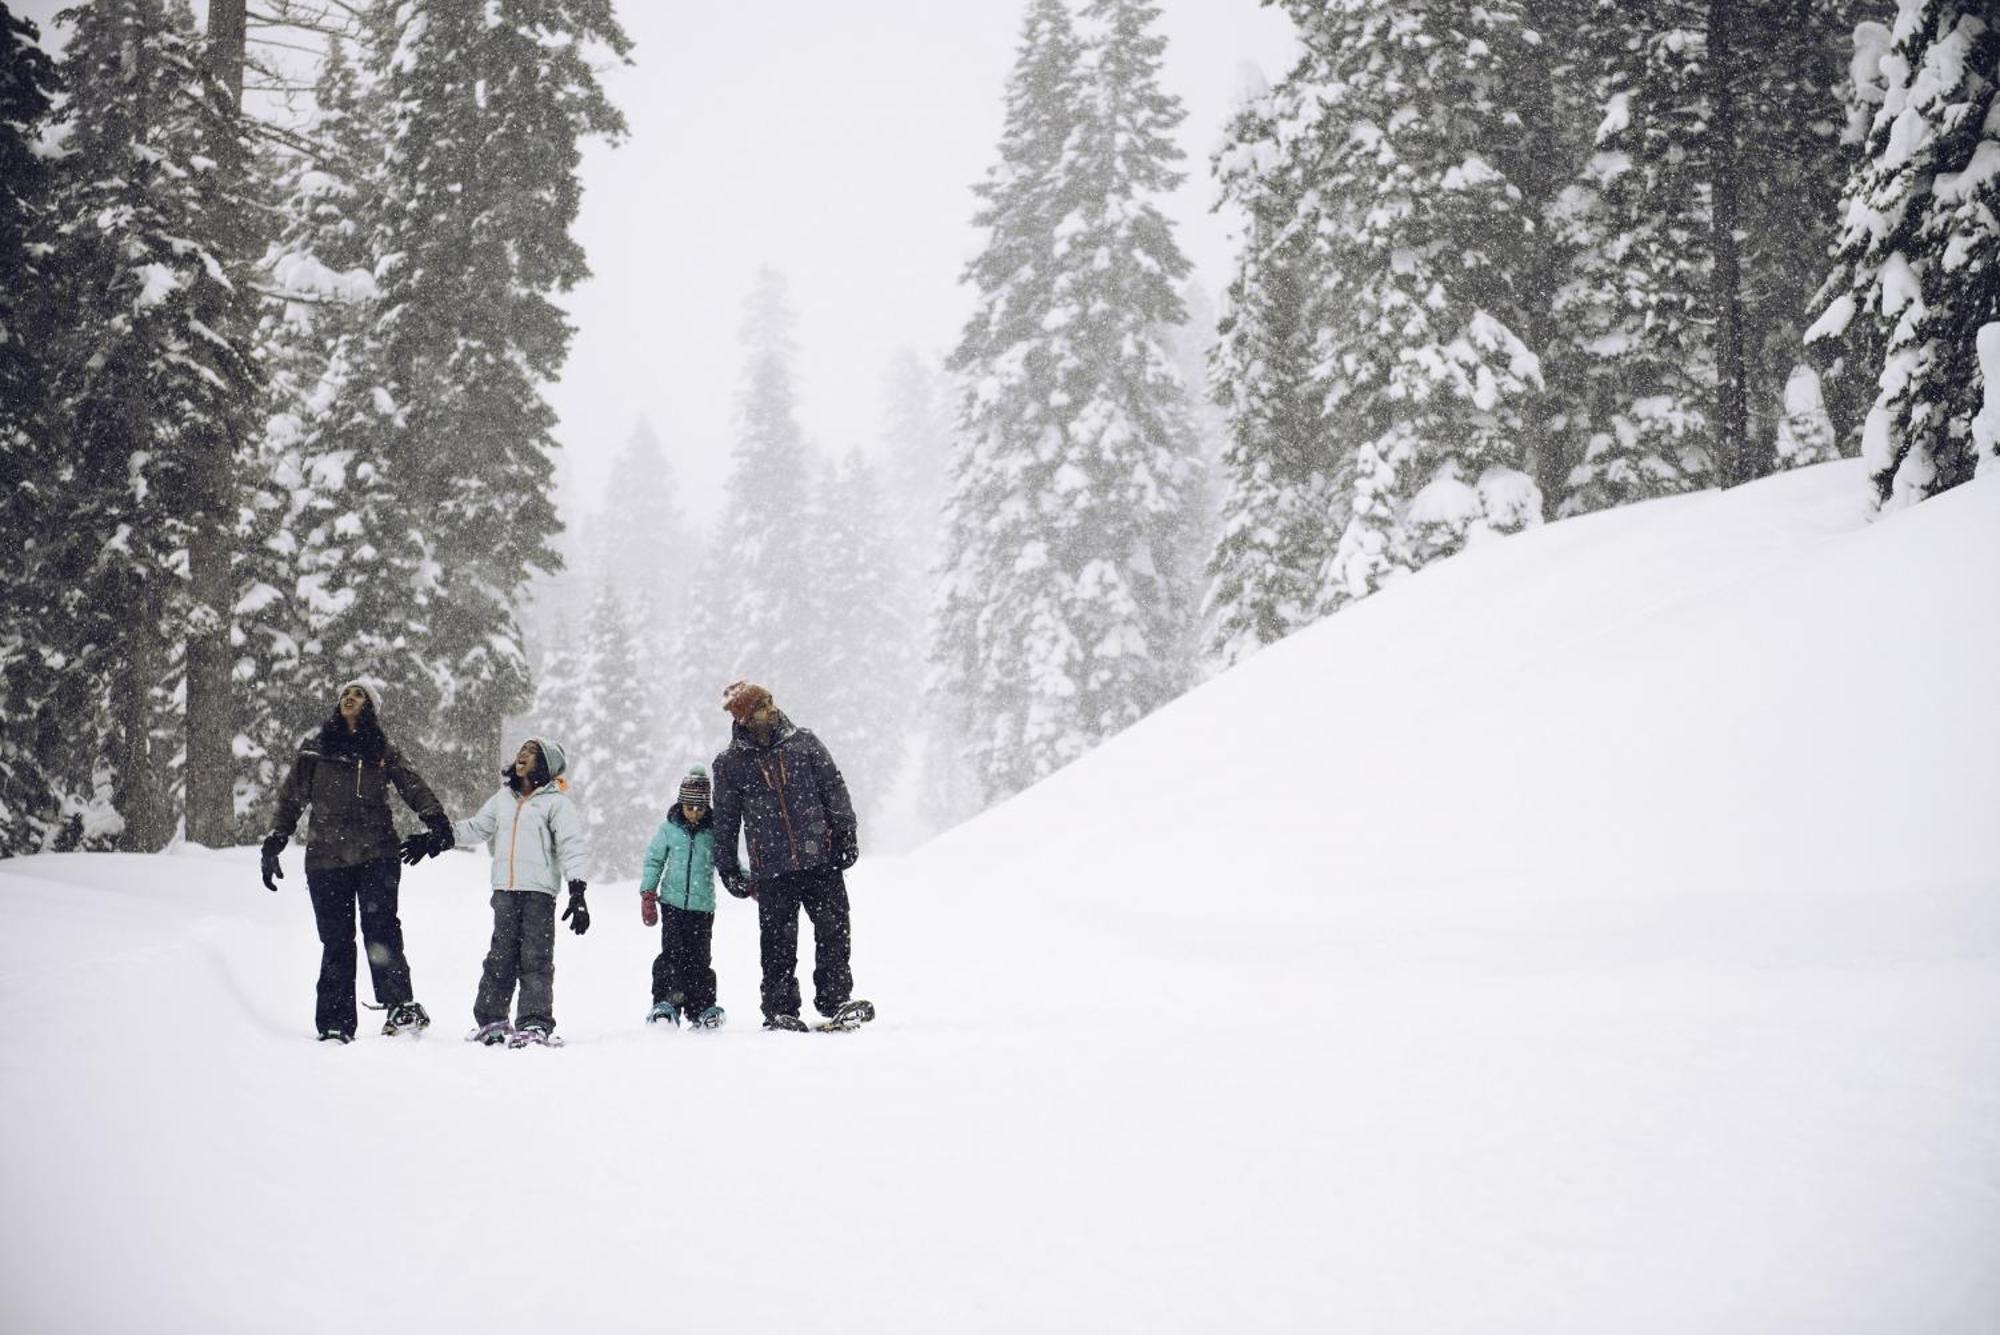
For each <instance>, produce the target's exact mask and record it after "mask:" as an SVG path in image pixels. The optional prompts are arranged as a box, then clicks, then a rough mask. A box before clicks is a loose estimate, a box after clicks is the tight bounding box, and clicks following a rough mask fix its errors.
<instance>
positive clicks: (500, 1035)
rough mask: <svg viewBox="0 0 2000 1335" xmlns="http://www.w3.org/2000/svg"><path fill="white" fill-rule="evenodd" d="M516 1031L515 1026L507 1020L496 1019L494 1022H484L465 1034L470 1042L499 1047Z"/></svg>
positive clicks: (466, 1039)
mask: <svg viewBox="0 0 2000 1335" xmlns="http://www.w3.org/2000/svg"><path fill="white" fill-rule="evenodd" d="M513 1032H514V1026H512V1025H510V1024H508V1023H507V1022H506V1021H505V1020H495V1021H494V1022H493V1023H492V1024H482V1025H480V1026H479V1027H478V1028H477V1029H475V1030H473V1031H472V1032H471V1033H469V1034H467V1035H466V1036H465V1041H466V1042H468V1043H484V1044H485V1045H486V1046H487V1047H489V1048H490V1047H497V1046H498V1045H499V1044H502V1043H505V1042H506V1041H507V1040H508V1038H509V1037H511V1036H512V1034H513Z"/></svg>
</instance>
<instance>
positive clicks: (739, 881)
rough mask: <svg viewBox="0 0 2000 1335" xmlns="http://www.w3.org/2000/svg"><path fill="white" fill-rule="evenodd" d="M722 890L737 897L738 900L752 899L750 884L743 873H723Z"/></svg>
mask: <svg viewBox="0 0 2000 1335" xmlns="http://www.w3.org/2000/svg"><path fill="white" fill-rule="evenodd" d="M722 888H723V889H724V890H727V891H728V892H729V893H730V894H732V895H735V896H736V897H737V898H738V899H748V898H750V882H749V881H748V880H746V879H744V876H743V873H742V872H740V871H726V872H723V873H722Z"/></svg>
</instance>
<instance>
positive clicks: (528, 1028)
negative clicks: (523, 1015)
mask: <svg viewBox="0 0 2000 1335" xmlns="http://www.w3.org/2000/svg"><path fill="white" fill-rule="evenodd" d="M507 1046H508V1047H510V1048H559V1047H561V1046H562V1040H561V1039H559V1038H557V1037H556V1036H555V1035H554V1034H551V1033H550V1032H549V1031H548V1030H546V1029H544V1028H542V1027H541V1026H540V1025H538V1024H524V1025H522V1026H521V1027H520V1028H519V1029H516V1030H515V1031H514V1032H513V1033H512V1034H510V1035H508V1037H507Z"/></svg>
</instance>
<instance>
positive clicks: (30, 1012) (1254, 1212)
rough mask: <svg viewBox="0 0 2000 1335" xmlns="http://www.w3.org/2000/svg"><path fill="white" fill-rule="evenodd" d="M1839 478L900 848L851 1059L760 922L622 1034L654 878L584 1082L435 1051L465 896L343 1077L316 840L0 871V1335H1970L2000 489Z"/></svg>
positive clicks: (1353, 661) (890, 865)
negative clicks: (695, 1031)
mask: <svg viewBox="0 0 2000 1335" xmlns="http://www.w3.org/2000/svg"><path fill="white" fill-rule="evenodd" d="M1856 467H1857V466H1856V465H1853V464H1836V465H1830V466H1826V467H1822V468H1817V469H1811V470H1807V471H1805V472H1802V473H1797V474H1792V475H1788V476H1783V477H1778V478H1773V479H1771V480H1769V481H1766V482H1763V483H1760V484H1757V485H1755V486H1752V487H1747V488H1744V489H1741V490H1738V491H1735V492H1731V493H1727V494H1723V495H1715V494H1708V495H1702V496H1696V497H1689V498H1684V499H1680V500H1675V501H1669V502H1661V503H1655V504H1652V505H1646V506H1640V507H1635V508H1632V509H1628V510H1623V511H1618V512H1614V513H1610V514H1604V515H1598V516H1594V517H1591V518H1588V519H1583V520H1577V521H1572V522H1568V523H1564V524H1560V525H1555V526H1553V527H1550V528H1547V529H1544V530H1541V531H1537V532H1534V533H1530V534H1526V535H1523V536H1520V537H1517V538H1511V539H1507V540H1505V541H1503V542H1498V543H1495V544H1492V545H1490V546H1487V547H1484V548H1481V549H1479V550H1476V551H1475V552H1473V553H1470V554H1468V555H1466V556H1464V557H1461V558H1459V559H1457V560H1454V561H1450V562H1447V563H1444V564H1443V565H1440V566H1436V567H1433V568H1432V569H1430V570H1428V571H1426V572H1424V573H1423V574H1421V575H1419V576H1417V577H1416V578H1413V579H1411V580H1409V581H1408V582H1407V583H1405V584H1403V585H1402V586H1400V587H1397V588H1395V589H1392V590H1390V591H1389V592H1387V593H1385V594H1383V595H1381V596H1379V597H1377V598H1375V599H1373V600H1371V601H1369V602H1367V603H1365V604H1362V605H1361V606H1359V607H1357V608H1355V609H1353V610H1351V611H1349V612H1347V613H1344V614H1342V615H1341V616H1339V617H1337V618H1335V619H1334V620H1332V621H1331V622H1328V623H1326V624H1324V625H1322V626H1320V627H1317V628H1315V629H1313V630H1311V631H1309V632H1307V633H1304V634H1302V635H1299V636H1298V637H1296V638H1295V639H1293V640H1291V641H1288V642H1287V643H1285V644H1283V645H1280V646H1278V647H1276V648H1274V649H1272V650H1269V651H1267V652H1266V653H1264V654H1262V655H1260V656H1259V657H1257V658H1256V659H1254V660H1252V661H1251V662H1249V663H1247V664H1245V665H1244V666H1242V667H1240V668H1238V669H1237V670H1235V671H1233V672H1230V673H1228V674H1227V675H1225V676H1224V677H1222V678H1220V679H1218V680H1216V681H1214V682H1211V683H1210V684H1208V685H1207V686H1205V687H1203V688H1202V689H1201V690H1198V691H1196V692H1194V693H1192V694H1191V695H1189V696H1188V697H1186V698H1184V699H1183V700H1181V701H1179V702H1178V703H1176V704H1175V705H1173V706H1172V707H1170V708H1168V709H1167V710H1165V711H1163V712H1162V713H1161V714H1159V715H1158V716H1156V717H1154V718H1153V719H1150V720H1148V721H1147V722H1146V723H1145V724H1143V725H1141V726H1140V727H1138V728H1135V729H1133V730H1132V731H1131V732H1129V733H1127V734H1126V735H1124V736H1123V737H1121V738H1119V739H1117V740H1116V741H1114V742H1113V743H1112V744H1110V745H1108V746H1106V747H1104V748H1102V749H1101V750H1100V751H1098V752H1097V753H1095V754H1093V755H1092V756H1090V757H1088V758H1087V759H1086V760H1084V761H1083V762H1081V763H1079V764H1077V765H1075V766H1073V767H1072V768H1071V769H1069V770H1067V771H1065V772H1064V773H1062V774H1060V775H1057V776H1056V777H1055V778H1054V779H1052V780H1050V781H1049V782H1047V783H1045V784H1043V785H1041V786H1040V787H1038V788H1036V789H1035V790H1033V791H1031V792H1029V793H1026V794H1024V795H1022V796H1021V797H1019V798H1017V799H1016V800H1014V801H1013V802H1010V803H1008V804H1007V805H1005V806H1004V807H1002V808H1000V809H998V810H996V811H993V812H990V813H988V814H987V815H986V816H985V817H983V818H982V819H980V820H978V821H975V822H972V823H971V824H970V825H968V826H966V827H963V828H962V829H960V830H958V831H956V832H954V833H953V834H951V835H949V836H946V837H944V838H942V839H939V840H936V841H934V842H933V843H932V844H930V845H928V846H927V847H926V848H924V849H922V850H920V851H919V852H918V853H916V854H914V855H912V856H910V857H908V858H905V859H901V860H897V861H888V860H882V859H871V860H864V862H863V863H862V865H861V866H860V867H859V868H858V869H857V870H856V872H855V873H854V874H853V880H852V884H853V888H854V898H855V903H856V909H855V919H856V935H857V947H856V973H857V976H858V978H859V980H860V983H861V989H860V990H861V992H862V993H863V994H865V995H871V996H872V997H873V998H874V999H875V1000H876V1001H877V1003H878V1004H879V1006H880V1007H881V1011H882V1018H881V1019H880V1020H878V1021H877V1022H876V1023H875V1024H874V1025H872V1026H870V1027H869V1028H868V1029H867V1030H866V1031H864V1032H863V1033H861V1034H859V1035H854V1036H833V1035H807V1036H795V1035H780V1034H764V1033H760V1032H758V1031H757V1030H756V1027H755V1021H756V977H755V973H756V950H755V940H754V935H755V933H754V923H753V921H752V915H751V914H750V913H749V912H748V911H747V910H746V909H745V907H744V906H742V905H739V904H736V903H734V902H730V903H726V904H725V905H724V908H723V913H722V915H721V920H720V923H719V926H718V932H717V941H716V956H717V961H718V968H719V970H720V972H721V974H722V991H723V1002H724V1004H725V1005H727V1006H728V1007H730V1009H731V1011H732V1014H733V1016H734V1023H733V1024H732V1025H731V1026H730V1027H729V1028H726V1029H725V1030H723V1031H722V1032H720V1033H718V1034H714V1035H709V1036H692V1035H686V1034H678V1033H675V1034H659V1033H653V1032H647V1031H645V1030H644V1029H643V1027H642V1026H641V1025H640V1024H639V1023H638V1020H639V1017H640V1016H641V1015H642V1014H643V1013H644V1010H645V1006H646V1001H647V964H648V960H649V959H650V956H651V952H652V949H653V941H652V934H651V933H649V932H647V931H646V930H645V929H643V928H641V927H640V925H639V923H638V914H637V910H636V908H635V907H633V906H632V905H631V902H630V898H631V887H630V886H629V885H623V886H601V887H598V888H596V889H595V890H594V891H593V893H592V899H593V900H594V901H595V903H594V908H595V910H596V914H597V923H596V925H595V926H594V927H593V929H592V931H591V933H590V935H588V936H587V937H585V938H582V939H581V940H578V939H575V938H572V937H570V936H568V935H567V934H565V935H564V936H563V937H562V939H561V941H560V942H559V944H558V973H557V1014H558V1017H559V1019H560V1020H561V1022H562V1026H563V1029H564V1032H565V1033H566V1034H567V1036H568V1037H569V1040H570V1046H569V1047H567V1048H566V1049H564V1050H562V1051H560V1052H537V1051H528V1052H506V1051H497V1050H488V1049H479V1048H474V1047H472V1046H470V1045H467V1044H464V1043H461V1042H459V1041H457V1038H458V1034H459V1033H461V1032H463V1030H464V1028H466V1027H469V1014H468V1012H469V1008H470V1003H471V997H472V992H473V987H474V983H475V981H476V979H477V976H478V968H479V958H480V955H481V954H482V952H483V950H484V944H485V935H486V930H487V916H488V915H487V911H486V906H485V897H484V895H483V894H482V893H481V891H480V888H479V887H480V884H481V873H482V871H483V864H482V862H481V861H480V860H478V859H476V858H475V857H473V856H470V855H466V854H453V855H448V856H447V857H445V858H444V859H442V860H441V861H440V862H438V863H432V864H426V865H425V866H423V867H420V868H418V869H416V870H415V871H413V872H412V873H410V874H409V876H408V877H406V879H405V895H404V905H405V909H404V923H405V927H406V932H407V936H408V941H409V947H410V956H411V961H412V966H413V973H414V976H415V980H416V983H417V991H418V995H419V997H420V998H421V999H422V1000H423V1001H424V1002H425V1003H426V1004H427V1005H428V1006H429V1007H430V1008H431V1010H432V1012H433V1014H435V1015H437V1016H439V1018H440V1024H439V1026H438V1027H437V1028H436V1029H435V1030H433V1032H432V1034H431V1035H430V1036H428V1037H426V1038H425V1039H423V1040H421V1041H420V1042H415V1043H411V1042H407V1041H402V1040H398V1041H394V1042H392V1041H388V1040H384V1039H380V1038H378V1037H375V1036H374V1035H372V1034H368V1035H366V1036H364V1038H363V1039H362V1040H361V1041H360V1042H358V1043H357V1044H355V1045H354V1046H352V1047H350V1048H345V1049H340V1048H330V1047H328V1046H326V1045H320V1044H315V1043H314V1042H312V1041H311V1016H312V978H313V974H314V971H315V967H316V960H317V945H316V943H315V941H314V939H313V930H312V919H311V914H310V912H309V909H308V906H307V903H306V899H305V895H304V889H303V880H302V876H301V873H300V871H299V866H298V862H297V855H296V853H295V852H294V853H292V854H288V856H287V863H288V873H289V877H290V879H288V880H286V881H285V882H283V883H282V885H283V893H281V894H278V895H269V894H266V893H265V892H264V891H263V889H262V888H261V887H260V886H259V885H258V884H257V880H256V871H255V853H254V850H248V849H244V850H231V851H227V852H220V853H214V852H208V851H205V850H200V849H193V848H189V849H183V850H180V851H178V852H176V853H173V854H169V855H163V856H159V857H150V858H148V857H124V856H108V855H106V856H71V857H49V858H34V859H26V860H21V861H16V862H10V863H4V864H0V939H4V940H5V941H7V942H8V943H9V959H8V962H7V963H6V964H5V965H4V966H0V1013H4V1015H5V1016H6V1018H7V1020H8V1036H7V1039H6V1040H5V1041H4V1042H0V1094H4V1101H0V1107H3V1108H4V1113H0V1199H4V1200H5V1202H6V1206H5V1211H4V1215H0V1330H5V1331H8V1332H16V1331H18V1332H36V1333H39V1332H73V1331H88V1332H125V1331H139V1330H143V1331H148V1332H174V1331H189V1332H195V1331H199V1332H224V1331H244V1332H251V1331H256V1332H270V1331H285V1332H317V1331H328V1332H332V1331H345V1330H354V1329H384V1330H391V1329H392V1330H408V1331H415V1332H425V1333H428V1332H451V1331H468V1332H479V1335H501V1333H502V1332H515V1331H519V1332H537V1333H538V1335H546V1333H547V1332H555V1331H570V1330H577V1331H592V1332H614V1331H640V1330H645V1331H680V1330H685V1331H693V1332H705V1333H720V1332H733V1331H745V1332H760V1333H761V1332H770V1331H805V1330H810V1331H815V1332H845V1331H853V1332H867V1333H868V1335H882V1333H886V1332H899V1331H910V1332H917V1331H923V1332H935V1331H954V1332H957V1331H982V1332H983V1331H993V1332H1000V1331H1010V1332H1012V1331H1069V1330H1076V1331H1091V1332H1105V1331H1146V1332H1159V1331H1189V1332H1195V1331H1220V1330H1257V1331H1275V1330H1314V1331H1322V1330H1335V1331H1366V1332H1370V1335H1382V1333H1384V1332H1408V1333H1410V1335H1440V1333H1442V1332H1480V1333H1481V1335H1493V1333H1496V1332H1522V1333H1523V1335H1563V1333H1565V1332H1575V1333H1576V1335H1607V1333H1614V1335H1640V1333H1643V1332H1660V1333H1661V1335H1690V1332H1703V1333H1704V1335H1711V1333H1718V1332H1744V1333H1746V1335H1747V1333H1749V1332H1758V1333H1760V1335H1763V1333H1768V1332H1801V1333H1805V1335H1846V1333H1849V1332H1852V1333H1853V1335H1874V1333H1878V1332H1889V1333H1896V1335H1900V1333H1902V1332H1910V1331H1918V1330H1922V1331H1931V1332H1952V1333H1962V1335H1991V1332H1993V1331H1995V1330H1996V1329H2000V1265H1996V1264H1995V1257H2000V692H1996V689H1995V683H1996V682H2000V482H1996V481H1987V482H1982V483H1978V484H1975V485H1972V486H1968V487H1964V488H1961V489H1959V490H1958V491H1956V492H1954V493H1951V494H1948V495H1946V496H1944V497H1942V498H1940V499H1937V500H1934V501H1930V502H1927V503H1925V504H1924V505H1922V506H1919V507H1917V508H1915V509H1913V510H1911V511H1909V512H1907V513H1903V514H1899V515H1897V516H1895V517H1894V518H1892V519H1889V520H1886V521H1883V522H1880V523H1876V524H1873V525H1869V524H1865V523H1863V522H1862V516H1861V509H1860V497H1861V495H1862V490H1863V480H1862V478H1861V476H1860V475H1859V473H1858V472H1857V471H1856ZM801 721H802V722H805V723H807V724H810V723H811V720H810V719H805V720H801ZM577 740H578V741H579V742H580V743H582V744H587V739H577ZM671 778H672V776H668V775H665V774H663V775H662V791H663V793H664V791H665V786H666V785H667V784H668V783H670V782H671ZM864 833H865V832H864ZM364 991H365V989H364Z"/></svg>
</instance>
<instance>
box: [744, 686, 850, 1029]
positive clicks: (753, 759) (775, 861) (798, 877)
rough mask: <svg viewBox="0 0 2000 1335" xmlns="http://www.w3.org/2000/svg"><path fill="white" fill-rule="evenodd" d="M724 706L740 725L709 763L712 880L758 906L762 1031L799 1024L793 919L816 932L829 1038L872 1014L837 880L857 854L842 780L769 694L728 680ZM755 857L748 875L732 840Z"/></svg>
mask: <svg viewBox="0 0 2000 1335" xmlns="http://www.w3.org/2000/svg"><path fill="white" fill-rule="evenodd" d="M722 707H723V708H724V709H725V710H727V711H728V712H729V716H730V718H732V719H733V720H735V724H734V727H733V728H732V729H731V733H730V743H729V749H728V750H726V751H724V752H723V753H722V754H721V755H719V756H717V757H716V758H715V767H714V768H715V871H716V875H717V876H719V877H721V879H722V884H723V887H724V888H725V889H727V890H728V891H729V893H730V894H732V895H735V896H736V897H737V898H738V899H742V898H745V897H746V896H747V897H752V898H755V899H756V901H757V927H758V935H759V937H760V939H761V942H762V952H761V953H762V956H763V965H764V1027H765V1028H766V1029H794V1030H802V1029H804V1028H805V1027H806V1026H805V1023H804V1021H802V1020H800V1019H799V980H798V973H797V971H798V960H799V910H800V909H801V908H803V909H804V910H805V911H806V916H807V917H808V918H810V919H812V925H813V1009H814V1010H817V1011H818V1012H819V1013H820V1014H821V1015H823V1016H825V1017H826V1021H827V1022H826V1023H825V1024H824V1025H822V1026H821V1028H825V1029H852V1028H854V1027H855V1026H856V1025H859V1024H861V1023H862V1022H863V1021H866V1020H871V1019H873V1018H874V1016H875V1008H874V1007H873V1006H872V1005H870V1004H869V1003H868V1002H866V1001H857V1000H854V999H853V998H852V993H853V991H854V975H853V973H852V972H851V970H850V969H849V967H848V955H849V948H850V945H851V942H852V927H851V924H850V920H849V916H848V908H847V883H846V881H845V879H843V877H842V876H841V873H842V872H844V871H846V870H847V869H848V868H849V867H852V866H853V865H854V863H855V859H857V858H858V857H859V856H860V855H861V843H860V835H859V831H858V829H857V824H856V821H855V819H854V804H853V802H851V801H849V800H848V796H847V783H846V781H845V780H843V779H842V778H841V777H840V767H839V766H837V765H835V764H834V763H833V756H832V755H830V754H829V753H828V752H827V749H826V747H825V745H824V744H822V743H821V742H820V740H819V738H817V737H815V736H813V735H812V734H811V733H810V732H807V731H806V730H805V729H803V728H797V727H794V726H792V723H791V720H789V719H787V718H786V717H785V716H784V714H782V713H781V712H779V710H778V706H777V704H776V702H775V701H773V700H772V699H771V693H770V692H769V691H767V690H765V689H764V688H763V687H762V686H756V685H752V684H751V683H749V682H743V681H738V682H732V683H730V685H729V687H728V689H726V690H725V691H724V692H723V696H722ZM739 831H740V832H741V834H742V839H743V843H744V844H745V845H746V846H747V847H748V849H749V851H750V870H749V874H748V875H745V873H744V871H743V868H742V865H741V864H740V863H739V862H738V860H737V847H736V846H737V835H738V832H739Z"/></svg>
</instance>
